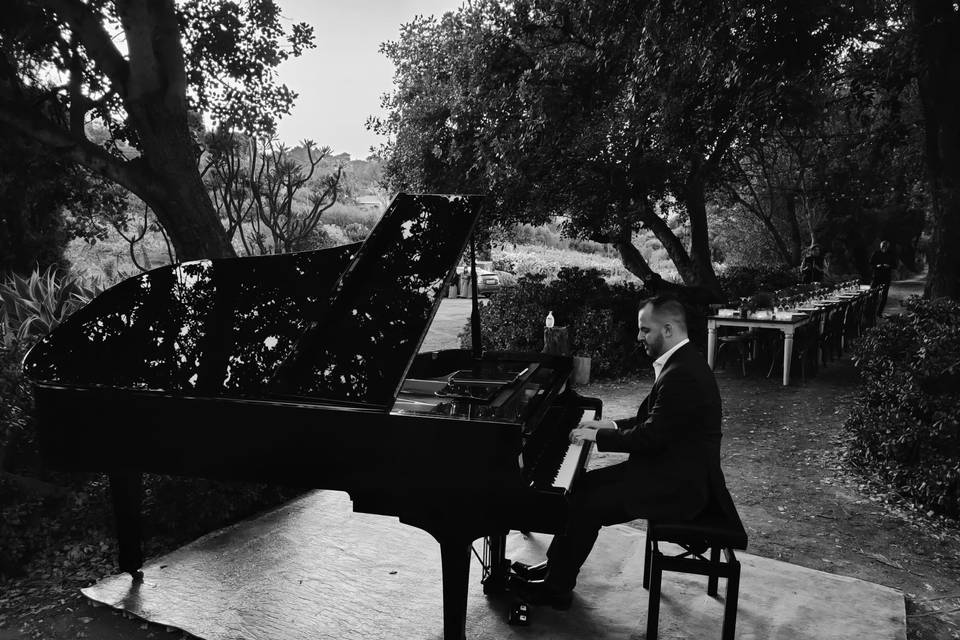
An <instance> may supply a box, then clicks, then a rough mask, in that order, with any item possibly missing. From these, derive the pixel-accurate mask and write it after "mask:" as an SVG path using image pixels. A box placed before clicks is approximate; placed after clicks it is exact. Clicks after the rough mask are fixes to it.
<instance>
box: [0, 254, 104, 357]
mask: <svg viewBox="0 0 960 640" xmlns="http://www.w3.org/2000/svg"><path fill="white" fill-rule="evenodd" d="M101 289H102V286H100V285H99V283H94V284H88V283H86V282H84V281H83V280H82V279H81V278H80V277H78V276H76V275H73V274H61V273H59V272H58V271H57V269H56V268H54V267H48V268H47V269H46V270H45V271H43V273H41V272H40V271H39V270H38V269H34V271H33V273H31V274H30V275H29V276H18V275H16V274H11V275H9V276H7V277H6V278H4V279H3V280H2V281H0V331H2V334H3V336H2V337H3V344H4V346H7V347H9V346H10V344H11V342H12V341H14V340H17V341H32V340H35V339H36V338H39V337H41V336H43V335H46V334H47V333H49V332H50V331H52V330H53V328H54V327H56V326H57V325H58V324H60V323H61V322H63V321H64V320H66V319H67V318H68V317H69V316H70V314H71V313H73V312H74V311H76V310H77V309H79V308H80V307H82V306H84V305H85V304H87V303H88V302H90V300H92V299H93V298H94V297H95V296H96V295H97V294H98V293H99V291H100V290H101Z"/></svg>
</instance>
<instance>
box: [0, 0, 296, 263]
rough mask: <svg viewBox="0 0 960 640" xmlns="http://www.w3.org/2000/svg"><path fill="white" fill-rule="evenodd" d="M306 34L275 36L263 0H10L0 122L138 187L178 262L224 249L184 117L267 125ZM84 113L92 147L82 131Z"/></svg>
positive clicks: (282, 105)
mask: <svg viewBox="0 0 960 640" xmlns="http://www.w3.org/2000/svg"><path fill="white" fill-rule="evenodd" d="M312 39H313V34H312V29H311V28H310V27H309V26H307V25H305V24H294V25H293V26H292V29H291V32H290V33H289V34H287V33H285V31H284V28H283V26H282V25H281V20H280V13H279V9H278V8H277V6H276V4H275V3H274V2H273V0H250V1H249V2H247V3H245V4H239V3H235V2H226V1H208V0H184V1H183V2H179V3H177V4H175V3H174V0H114V1H109V0H90V1H88V2H82V1H81V0H13V1H11V2H8V3H6V4H5V5H4V13H3V16H2V17H0V127H3V128H5V129H7V130H16V131H18V132H20V133H21V134H23V135H24V136H26V137H29V138H31V139H33V140H35V141H36V142H38V143H40V144H43V145H45V146H46V147H48V148H49V149H51V150H53V151H55V152H56V153H57V154H58V155H59V156H61V157H63V158H64V159H67V160H69V161H71V162H74V163H77V164H79V165H82V166H84V167H86V168H88V169H90V170H91V171H93V172H95V173H97V174H99V175H102V176H104V177H106V178H108V179H110V180H112V181H114V182H116V183H117V184H120V185H122V186H123V187H125V188H126V189H128V190H129V191H131V192H132V193H134V194H136V195H137V196H139V197H140V198H141V199H142V200H143V201H144V202H145V203H147V204H148V205H149V206H150V208H151V209H152V210H153V211H154V213H155V214H156V216H157V218H158V219H159V221H160V223H161V224H162V225H163V227H164V228H165V229H166V231H167V232H168V233H169V235H170V238H171V241H172V243H173V245H174V247H175V249H176V252H177V255H178V258H179V259H181V260H188V259H193V258H199V257H216V256H225V255H232V254H233V250H232V248H231V246H230V244H229V243H228V242H227V238H226V234H225V232H224V229H223V227H222V226H221V224H220V222H219V220H218V219H217V215H216V211H215V209H214V208H213V205H212V203H211V201H210V198H209V196H208V194H207V191H206V189H205V187H204V185H203V182H202V180H201V178H200V175H199V171H198V168H197V161H198V155H199V153H198V140H197V133H196V132H197V129H198V127H199V120H198V115H197V114H206V115H208V116H209V117H211V118H212V119H213V120H214V121H215V122H217V123H218V124H220V125H222V126H226V127H230V128H235V129H239V130H243V131H248V132H251V133H264V132H272V131H273V129H274V126H275V120H276V118H277V117H278V116H280V115H282V114H284V113H286V112H287V111H289V108H290V105H291V104H292V102H293V100H294V98H295V97H296V95H295V94H294V93H293V92H292V91H290V90H289V89H288V88H287V87H286V86H284V85H280V84H278V83H277V82H276V78H275V70H276V67H277V65H278V64H279V63H280V62H282V61H283V60H285V59H287V58H288V57H290V56H297V55H300V53H301V52H302V51H303V50H304V48H306V47H310V46H312ZM124 49H125V50H124ZM94 120H96V121H99V122H101V123H103V124H104V125H105V126H106V127H107V128H108V130H109V132H110V134H111V137H110V139H109V140H108V141H107V144H106V145H98V144H95V143H93V142H92V141H91V140H90V139H89V138H88V137H87V134H86V125H87V124H88V123H89V122H91V121H94ZM124 145H129V147H130V148H132V149H134V150H135V151H136V154H135V155H134V156H132V157H128V156H127V155H125V154H124V153H123V152H122V151H121V149H122V148H123V146H124Z"/></svg>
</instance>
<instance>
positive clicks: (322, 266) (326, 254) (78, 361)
mask: <svg viewBox="0 0 960 640" xmlns="http://www.w3.org/2000/svg"><path fill="white" fill-rule="evenodd" d="M481 201H482V198H481V197H479V196H455V195H452V196H448V195H409V194H398V195H397V197H396V198H394V200H393V202H391V203H390V205H389V207H387V210H386V211H385V212H384V214H383V216H382V217H381V219H380V221H379V222H378V223H377V225H376V227H375V228H374V229H373V231H372V232H371V233H370V236H369V237H368V238H367V240H366V241H365V242H364V243H363V245H362V246H360V245H356V244H354V245H347V246H344V247H337V248H335V249H324V250H319V251H308V252H303V253H298V254H288V255H280V256H261V257H256V258H229V259H218V260H198V261H194V262H186V263H182V264H177V265H172V266H166V267H161V268H159V269H155V270H153V271H150V272H148V273H145V274H142V275H140V276H136V277H133V278H129V279H127V280H125V281H123V282H121V283H120V284H118V285H116V286H114V287H112V288H110V289H109V290H107V291H105V292H104V293H103V294H101V295H100V296H98V297H97V298H96V299H95V300H93V301H92V302H91V303H90V304H88V305H87V306H86V307H84V308H83V309H81V310H80V311H78V312H77V313H75V314H74V315H73V316H72V317H71V318H70V319H69V320H68V321H66V322H65V323H63V324H62V325H60V326H59V327H57V328H56V329H55V330H54V331H53V332H51V333H50V335H48V336H47V337H45V338H44V339H43V340H41V341H40V342H39V343H37V345H35V346H34V348H33V349H31V351H30V352H29V353H28V354H27V357H26V358H25V360H24V372H25V373H26V374H27V376H28V377H29V378H30V379H31V380H32V381H33V382H34V383H36V384H42V385H48V386H52V387H75V388H76V387H80V388H104V387H107V388H114V389H128V390H137V391H145V392H151V391H152V392H160V393H167V394H175V395H179V396H208V397H209V396H218V397H236V398H263V399H277V400H283V399H291V400H296V401H299V402H330V403H338V404H340V403H342V404H350V405H360V406H373V407H376V408H387V407H389V405H390V404H391V403H392V401H393V399H394V397H395V396H396V394H397V392H398V390H399V388H400V385H401V384H402V382H403V378H404V376H405V375H406V372H407V370H408V369H409V367H410V364H411V362H412V361H413V358H414V357H415V356H416V354H417V351H418V349H419V347H420V344H421V342H422V341H423V338H424V334H425V333H426V331H427V328H428V327H429V324H430V321H431V320H432V319H433V316H434V314H435V313H436V310H437V307H438V306H439V304H440V301H441V299H442V298H443V297H444V294H445V293H446V288H447V283H448V281H449V278H450V277H451V274H452V273H453V268H454V266H455V264H456V262H457V260H458V259H459V257H460V255H461V254H462V253H463V250H464V248H465V246H466V242H467V240H468V238H469V236H470V233H471V232H472V229H473V226H474V224H475V222H476V220H477V218H478V216H479V209H480V204H481Z"/></svg>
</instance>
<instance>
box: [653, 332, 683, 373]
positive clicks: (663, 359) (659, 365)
mask: <svg viewBox="0 0 960 640" xmlns="http://www.w3.org/2000/svg"><path fill="white" fill-rule="evenodd" d="M688 342H690V339H689V338H684V339H683V340H681V341H680V342H678V343H677V344H675V345H674V346H673V348H672V349H670V350H669V351H667V352H666V353H665V354H663V355H662V356H660V357H659V358H657V359H656V360H654V361H653V379H654V380H656V379H657V378H659V377H660V372H661V371H662V370H663V365H665V364H667V360H669V359H670V356H672V355H673V352H674V351H676V350H677V349H679V348H680V347H682V346H683V345H685V344H687V343H688Z"/></svg>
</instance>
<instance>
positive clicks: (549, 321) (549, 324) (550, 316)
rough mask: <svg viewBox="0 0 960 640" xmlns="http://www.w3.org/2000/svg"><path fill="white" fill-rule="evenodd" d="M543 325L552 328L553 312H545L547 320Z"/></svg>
mask: <svg viewBox="0 0 960 640" xmlns="http://www.w3.org/2000/svg"><path fill="white" fill-rule="evenodd" d="M544 324H545V325H546V326H547V328H549V327H552V326H553V311H548V312H547V319H546V320H545V321H544Z"/></svg>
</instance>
